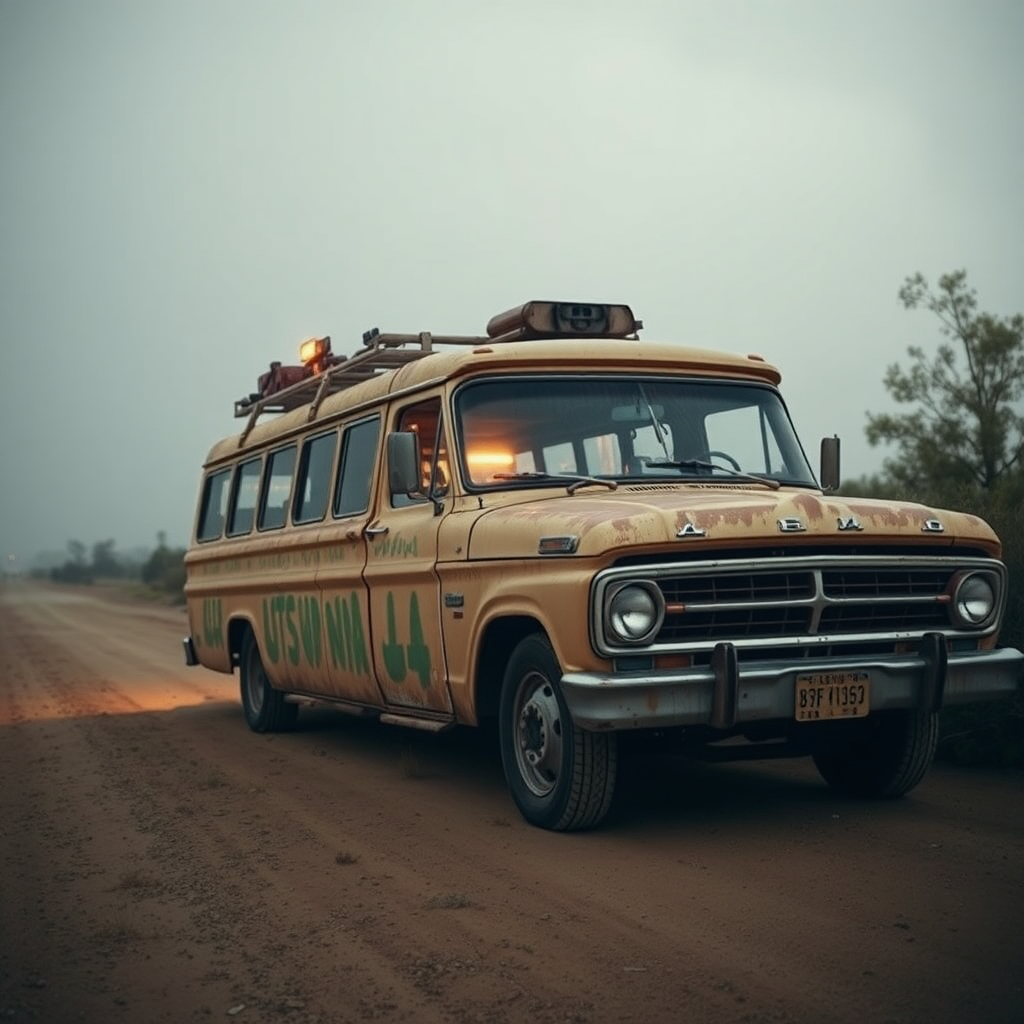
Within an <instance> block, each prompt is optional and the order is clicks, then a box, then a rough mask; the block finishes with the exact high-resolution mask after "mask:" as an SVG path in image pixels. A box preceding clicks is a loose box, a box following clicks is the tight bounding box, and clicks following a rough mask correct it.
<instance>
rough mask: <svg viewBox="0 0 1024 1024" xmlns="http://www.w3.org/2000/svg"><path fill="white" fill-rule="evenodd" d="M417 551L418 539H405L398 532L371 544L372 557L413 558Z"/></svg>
mask: <svg viewBox="0 0 1024 1024" xmlns="http://www.w3.org/2000/svg"><path fill="white" fill-rule="evenodd" d="M418 553H419V539H418V538H417V537H413V539H412V540H406V538H404V537H403V536H402V535H401V534H400V533H396V534H395V535H394V537H386V538H385V539H384V540H379V541H377V542H376V543H375V544H374V545H373V556H374V558H415V557H416V556H417V554H418Z"/></svg>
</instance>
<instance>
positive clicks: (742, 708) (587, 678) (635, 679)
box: [562, 633, 1024, 731]
mask: <svg viewBox="0 0 1024 1024" xmlns="http://www.w3.org/2000/svg"><path fill="white" fill-rule="evenodd" d="M848 671H857V672H867V673H869V675H870V678H871V711H885V710H888V709H890V708H920V709H922V710H938V708H940V707H941V706H942V705H943V704H944V703H945V704H967V703H971V702H974V701H984V700H996V699H998V698H1000V697H1009V696H1012V695H1013V694H1014V693H1015V692H1016V691H1017V687H1018V685H1019V684H1020V681H1021V679H1022V678H1024V654H1022V653H1021V652H1020V651H1018V650H1016V649H1014V648H1012V647H1002V648H998V649H996V650H994V651H972V652H969V653H950V654H947V653H946V645H945V639H944V638H943V637H942V636H941V635H940V634H937V633H932V634H928V635H927V636H926V637H925V638H924V640H923V641H922V643H921V646H920V649H919V651H918V653H917V654H916V655H903V656H895V655H893V656H881V657H875V656H871V657H864V658H860V659H856V658H855V659H851V658H820V659H807V660H805V661H799V662H797V663H795V664H794V663H793V662H786V663H785V664H782V663H780V662H777V661H776V662H772V661H751V662H742V663H740V662H739V661H738V658H737V654H736V648H735V647H734V646H733V645H732V644H729V643H720V644H718V645H717V646H716V647H715V651H714V655H713V656H712V661H711V665H710V666H707V667H699V668H689V669H682V670H678V669H675V670H670V671H665V672H648V673H639V674H637V675H632V674H630V675H622V674H619V675H616V674H613V673H601V672H569V673H566V674H565V675H564V676H562V694H563V696H564V697H565V701H566V704H568V706H569V712H570V714H571V715H572V719H573V721H574V722H575V723H576V725H578V726H579V727H580V728H581V729H588V730H609V729H653V728H669V727H672V726H680V725H706V726H711V727H712V728H714V729H720V730H723V731H725V730H730V729H733V728H735V727H736V726H737V725H742V724H744V723H747V722H770V721H776V720H784V719H789V720H793V719H794V716H795V707H794V702H795V690H796V677H797V676H798V675H804V674H806V673H809V672H848Z"/></svg>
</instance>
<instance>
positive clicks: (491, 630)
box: [473, 615, 544, 722]
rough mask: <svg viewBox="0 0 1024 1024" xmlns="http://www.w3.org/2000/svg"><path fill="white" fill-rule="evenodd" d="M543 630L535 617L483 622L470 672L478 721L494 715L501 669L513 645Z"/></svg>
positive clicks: (495, 713)
mask: <svg viewBox="0 0 1024 1024" xmlns="http://www.w3.org/2000/svg"><path fill="white" fill-rule="evenodd" d="M543 631H544V627H543V626H542V625H541V624H540V623H539V622H538V621H537V620H536V619H532V618H530V617H529V616H526V615H513V616H509V617H508V618H504V619H495V620H494V621H493V622H489V623H488V624H487V628H486V630H485V632H484V638H483V641H482V642H481V644H480V651H479V653H478V654H477V659H476V666H475V671H474V673H473V674H474V681H473V689H474V693H475V698H476V700H475V702H474V703H475V706H476V718H477V721H478V722H484V721H485V720H487V719H493V718H497V717H498V702H499V700H500V698H501V682H502V671H503V668H504V666H505V665H506V664H507V663H508V659H509V657H510V656H511V654H512V651H513V649H514V648H515V646H516V644H518V643H519V641H520V640H522V639H523V637H526V636H529V635H530V634H531V633H538V632H543Z"/></svg>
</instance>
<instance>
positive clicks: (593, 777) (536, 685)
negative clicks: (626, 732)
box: [498, 633, 618, 832]
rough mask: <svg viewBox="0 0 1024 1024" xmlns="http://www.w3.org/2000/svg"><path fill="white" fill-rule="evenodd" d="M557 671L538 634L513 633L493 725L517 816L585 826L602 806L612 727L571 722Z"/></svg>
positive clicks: (561, 827)
mask: <svg viewBox="0 0 1024 1024" xmlns="http://www.w3.org/2000/svg"><path fill="white" fill-rule="evenodd" d="M561 676H562V672H561V669H560V667H559V665H558V659H557V658H556V657H555V653H554V651H553V650H552V649H551V644H550V642H549V641H548V638H547V637H546V636H544V634H543V633H534V634H532V635H531V636H528V637H526V638H524V639H523V640H521V641H520V642H519V644H518V645H517V646H516V648H515V650H514V651H513V652H512V657H511V659H510V660H509V663H508V667H507V668H506V670H505V678H504V680H503V682H502V687H501V705H500V710H499V717H498V732H499V738H500V744H501V762H502V765H503V766H504V769H505V780H506V781H507V783H508V788H509V790H510V791H511V793H512V799H513V800H515V802H516V806H517V807H518V808H519V811H520V813H521V814H522V816H523V817H524V818H525V819H526V820H527V821H528V822H530V824H532V825H537V826H539V827H540V828H547V829H552V830H554V831H557V832H568V831H572V830H577V829H584V828H593V827H594V826H595V825H597V824H599V823H600V822H601V821H602V820H603V819H604V817H605V815H606V814H607V813H608V808H609V806H610V805H611V802H612V795H613V793H614V791H615V772H616V766H617V763H618V748H617V744H616V736H615V735H614V733H595V732H586V731H585V730H583V729H580V728H577V726H576V725H575V724H574V723H573V721H572V718H571V717H570V716H569V711H568V708H567V707H566V704H565V699H564V698H563V697H562V693H561V688H560V686H559V680H560V679H561Z"/></svg>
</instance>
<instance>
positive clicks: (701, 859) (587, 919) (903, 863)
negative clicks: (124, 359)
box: [0, 583, 1024, 1024]
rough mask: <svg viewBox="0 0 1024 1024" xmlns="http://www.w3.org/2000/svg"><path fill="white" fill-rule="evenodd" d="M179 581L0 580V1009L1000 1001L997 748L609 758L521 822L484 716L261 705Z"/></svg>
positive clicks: (1010, 810)
mask: <svg viewBox="0 0 1024 1024" xmlns="http://www.w3.org/2000/svg"><path fill="white" fill-rule="evenodd" d="M183 629H184V615H183V613H182V612H180V611H167V610H160V609H153V608H147V607H145V606H141V605H128V604H120V605H119V604H115V603H110V602H105V601H103V600H102V599H97V598H96V597H90V596H88V594H87V592H83V591H75V590H60V589H51V588H47V587H35V586H30V585H29V584H24V583H22V584H7V585H6V586H4V587H0V771H2V773H3V785H2V786H0V1021H13V1022H23V1021H42V1022H46V1024H63V1022H76V1021H86V1022H94V1021H95V1022H101V1021H102V1022H107V1021H111V1022H118V1021H132V1022H142V1024H150V1022H152V1024H157V1022H168V1024H172V1022H173V1024H183V1022H189V1021H197V1020H198V1021H203V1020H224V1019H227V1020H233V1021H234V1020H237V1021H239V1022H242V1024H257V1022H267V1021H273V1022H279V1021H281V1022H285V1021H286V1022H294V1024H314V1022H317V1024H328V1022H331V1024H333V1022H339V1024H342V1022H357V1021H384V1022H389V1024H390V1022H399V1021H403V1022H404V1021H408V1022H432V1021H439V1022H441V1021H443V1022H452V1024H464V1022H465V1024H468V1022H476V1021H481V1022H483V1021H486V1022H497V1024H505V1022H520V1021H522V1022H527V1021H528V1022H530V1024H556V1022H558V1024H562V1022H577V1024H599V1022H600V1024H603V1022H636V1024H649V1022H662V1021H666V1022H669V1021H671V1022H675V1021H684V1020H685V1021H693V1022H705V1021H708V1022H711V1021H713V1022H716V1024H718V1022H733V1021H735V1022H748V1024H758V1022H769V1021H771V1022H793V1021H801V1022H803V1021H806V1022H815V1024H820V1022H846V1021H850V1022H857V1024H861V1022H872V1024H875V1022H893V1024H895V1022H902V1024H909V1022H921V1024H925V1022H927V1024H935V1022H946V1021H951V1022H952V1021H956V1022H959V1021H963V1022H975V1021H977V1022H1017V1024H1019V1022H1021V1021H1024V943H1022V938H1021V936H1022V925H1024V799H1022V796H1024V779H1022V776H1021V775H1020V774H1013V775H999V774H967V773H964V772H962V771H952V770H950V769H948V768H943V767H941V766H940V767H937V768H935V769H934V770H933V771H932V773H931V775H930V776H929V778H928V779H927V780H926V781H925V782H924V783H923V784H922V785H921V786H920V787H919V788H918V789H917V790H916V791H915V792H914V793H913V794H911V796H910V797H909V798H907V799H905V800H903V801H898V802H895V803H881V804H877V803H856V802H854V803H851V802H843V801H839V800H837V799H835V798H834V797H832V796H831V795H830V793H829V791H828V790H827V789H826V788H825V787H824V786H823V785H822V784H821V783H820V782H819V781H818V779H817V776H816V775H815V773H814V772H813V769H812V768H811V767H810V766H809V765H807V764H803V763H789V762H782V763H776V764H770V765H766V764H756V765H742V766H741V765H727V766H706V765H693V764H690V763H686V762H680V761H674V760H670V759H667V758H658V757H654V756H649V757H645V758H644V759H639V758H638V759H636V760H634V761H633V762H632V763H631V767H630V770H629V771H628V772H627V775H626V778H625V779H624V780H623V783H622V785H621V787H620V792H619V795H618V799H617V805H616V807H615V808H614V811H613V815H612V817H611V820H610V821H609V822H608V824H607V825H606V826H605V827H604V828H603V829H602V830H600V831H598V832H593V833H588V834H577V835H555V834H551V833H545V832H542V831H539V830H537V829H534V828H531V827H529V826H527V825H525V824H524V823H523V822H522V821H521V819H520V818H519V817H518V815H517V813H516V811H515V808H514V807H513V805H512V804H511V801H510V799H509V798H508V796H507V795H506V792H505V788H504V783H503V780H502V778H501V770H500V765H499V760H498V757H497V754H496V751H495V750H494V748H493V743H492V740H491V738H490V737H488V736H485V735H481V734H479V733H477V732H466V733H459V734H449V735H446V736H431V735H425V734H423V735H421V734H419V733H413V732H408V731H405V730H400V729H395V728H389V727H386V726H379V725H376V724H371V723H367V722H362V721H355V720H352V719H349V718H346V717H343V716H341V715H338V714H336V713H333V712H322V711H304V712H303V714H302V716H300V728H299V730H298V731H297V732H296V733H294V734H289V735H281V736H270V737H264V736H256V735H254V734H252V733H251V732H249V730H248V729H247V727H246V726H245V723H244V721H243V719H242V714H241V710H240V707H239V705H238V701H237V696H236V680H235V679H233V678H230V677H228V676H220V675H216V674H213V673H209V672H207V671H205V670H204V669H186V668H185V667H184V664H183V661H182V657H181V647H180V638H181V635H182V633H183Z"/></svg>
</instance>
